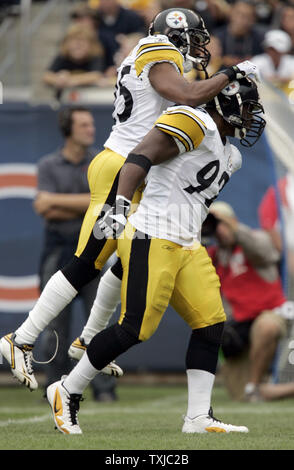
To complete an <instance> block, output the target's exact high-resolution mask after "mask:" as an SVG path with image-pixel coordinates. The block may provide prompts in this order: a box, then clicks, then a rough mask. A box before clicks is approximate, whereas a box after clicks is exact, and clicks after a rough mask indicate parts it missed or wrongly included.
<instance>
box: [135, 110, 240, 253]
mask: <svg viewBox="0 0 294 470" xmlns="http://www.w3.org/2000/svg"><path fill="white" fill-rule="evenodd" d="M155 126H156V127H158V128H159V129H160V130H161V131H163V132H166V133H168V134H170V135H172V136H173V137H174V139H175V141H176V142H177V144H178V147H179V149H180V154H179V155H178V156H177V157H175V158H172V159H170V160H168V161H166V162H164V163H162V164H160V165H155V166H153V167H151V169H150V171H149V173H148V177H147V185H146V187H145V189H144V193H143V198H142V200H141V202H140V204H139V206H138V209H137V211H136V212H135V213H134V214H133V215H131V216H130V218H129V220H130V222H131V224H132V225H133V226H134V227H135V228H136V229H137V230H139V231H140V232H143V233H146V234H148V235H149V236H152V237H155V238H161V239H165V240H170V241H173V242H175V243H178V244H180V245H183V246H190V245H193V243H195V242H196V241H197V242H201V238H200V237H201V227H202V223H203V221H204V220H205V218H206V216H207V214H208V210H209V206H210V204H211V203H212V202H213V200H214V199H215V198H216V197H217V196H218V194H219V192H220V191H221V189H222V188H223V187H224V185H225V184H226V183H227V182H228V180H229V179H230V177H231V175H232V173H233V172H234V171H236V170H237V169H239V168H240V167H241V164H242V157H241V154H240V152H239V150H238V149H237V148H236V147H235V146H233V145H231V144H230V142H229V141H228V140H226V143H225V145H224V144H223V142H222V140H221V137H220V134H219V132H218V129H217V126H216V124H215V122H214V121H213V119H212V118H211V117H210V115H209V114H208V113H207V112H206V111H205V110H204V109H201V108H197V109H194V108H191V107H189V106H174V107H170V108H168V109H167V110H166V112H165V113H163V114H162V115H161V116H160V117H159V118H158V119H157V121H156V123H155Z"/></svg>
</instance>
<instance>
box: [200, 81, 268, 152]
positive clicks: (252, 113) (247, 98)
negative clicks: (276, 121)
mask: <svg viewBox="0 0 294 470" xmlns="http://www.w3.org/2000/svg"><path fill="white" fill-rule="evenodd" d="M206 107H207V108H208V109H209V107H210V108H211V107H213V108H215V109H216V111H217V112H218V113H219V114H220V115H221V116H222V117H223V118H224V119H225V121H227V122H228V123H229V124H230V125H231V126H233V127H234V128H235V137H236V138H237V139H239V140H240V143H241V144H242V145H244V146H245V147H252V145H254V144H255V143H256V142H257V140H258V139H259V138H260V136H261V134H262V133H263V130H264V128H265V125H266V121H265V119H264V118H263V117H262V114H263V113H264V109H263V106H262V104H261V103H260V101H259V93H258V89H257V85H256V83H255V82H254V81H253V80H252V79H250V78H248V77H244V78H241V79H240V80H235V81H233V82H232V83H230V84H229V85H228V86H226V88H224V89H223V90H222V91H221V92H220V93H219V94H218V95H217V96H216V97H215V98H214V99H213V100H212V101H211V102H210V103H208V104H207V105H206Z"/></svg>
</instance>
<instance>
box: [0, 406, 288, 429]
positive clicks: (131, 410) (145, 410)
mask: <svg viewBox="0 0 294 470" xmlns="http://www.w3.org/2000/svg"><path fill="white" fill-rule="evenodd" d="M22 411H24V410H22ZM34 411H36V410H35V409H34ZM281 412H282V413H287V414H291V413H292V414H293V413H294V409H293V407H289V408H286V407H279V408H273V407H269V408H260V407H258V408H255V407H254V406H252V407H251V408H249V407H246V408H235V409H231V410H229V411H228V409H227V408H221V407H216V408H215V414H216V415H218V414H220V413H224V414H225V415H226V414H230V415H231V414H247V415H268V414H272V413H281ZM109 413H113V414H138V413H141V414H149V415H150V414H152V409H151V407H150V406H148V407H146V406H145V407H144V406H142V407H141V408H138V407H121V408H119V407H116V408H108V407H107V408H98V407H95V408H93V407H91V408H87V409H85V410H81V411H80V415H81V416H99V415H102V414H109ZM156 413H158V410H156ZM162 413H166V410H162ZM169 414H178V415H179V416H180V415H181V414H183V408H179V407H178V408H174V407H173V408H172V409H170V410H169ZM51 419H52V417H51V414H49V413H48V414H45V415H44V414H43V415H41V416H32V417H31V418H19V419H7V420H4V421H0V428H3V427H7V426H10V425H17V424H35V423H42V422H44V421H49V420H51ZM52 422H53V421H52Z"/></svg>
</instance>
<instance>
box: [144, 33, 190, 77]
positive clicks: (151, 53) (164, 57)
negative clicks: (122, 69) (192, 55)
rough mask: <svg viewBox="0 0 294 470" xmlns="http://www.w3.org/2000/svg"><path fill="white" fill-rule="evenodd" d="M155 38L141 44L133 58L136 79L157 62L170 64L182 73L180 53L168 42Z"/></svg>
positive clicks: (182, 64) (182, 61)
mask: <svg viewBox="0 0 294 470" xmlns="http://www.w3.org/2000/svg"><path fill="white" fill-rule="evenodd" d="M163 38H164V36H163V37H162V39H158V40H156V38H154V39H153V41H152V39H151V41H150V40H149V41H148V42H145V43H144V42H142V43H141V44H140V46H139V48H138V50H137V53H136V57H135V70H136V74H137V77H140V76H141V75H142V73H143V72H148V71H149V70H150V68H151V67H152V65H154V64H156V63H158V62H170V63H171V64H173V65H174V66H175V67H176V69H177V70H178V72H179V73H180V74H181V75H183V73H184V58H183V56H182V54H181V53H180V51H178V49H177V48H176V47H175V46H174V45H173V44H172V43H171V42H169V41H167V40H164V39H163Z"/></svg>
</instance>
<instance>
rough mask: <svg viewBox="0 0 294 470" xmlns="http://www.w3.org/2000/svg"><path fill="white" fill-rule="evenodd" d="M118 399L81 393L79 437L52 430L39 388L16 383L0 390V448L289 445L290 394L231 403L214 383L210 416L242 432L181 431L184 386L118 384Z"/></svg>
mask: <svg viewBox="0 0 294 470" xmlns="http://www.w3.org/2000/svg"><path fill="white" fill-rule="evenodd" d="M118 397H119V399H118V401H117V402H115V403H109V404H108V403H107V404H102V403H97V402H94V401H93V400H92V399H91V395H90V393H89V392H88V393H86V400H85V401H84V402H83V403H82V404H81V410H80V414H79V420H80V426H81V428H82V430H83V435H81V436H65V435H62V434H60V433H59V432H57V431H56V430H54V424H53V420H52V417H51V411H50V409H49V405H48V404H47V402H46V401H45V400H44V399H43V398H42V392H41V391H36V392H33V393H30V392H29V391H28V390H26V389H24V388H22V387H21V386H19V387H13V388H7V387H3V388H2V389H0V449H1V450H11V449H14V450H37V449H39V450H53V449H54V450H55V449H56V450H61V449H63V450H70V449H75V450H77V449H84V450H85V449H87V450H90V449H95V450H99V449H105V450H130V449H133V450H144V449H146V450H171V449H172V450H197V449H199V450H200V449H201V450H229V449H230V450H253V449H256V450H270V449H272V450H288V449H291V450H293V449H294V399H288V400H284V401H276V402H271V403H258V404H248V403H238V402H232V401H231V400H230V399H229V397H228V396H227V394H226V392H225V391H224V389H223V388H222V387H220V386H217V387H215V389H214V395H213V407H214V414H215V416H216V417H219V418H221V419H222V420H224V421H225V422H230V423H232V424H242V425H246V426H248V427H249V430H250V432H249V433H248V434H227V435H225V434H205V435H184V434H182V433H181V427H182V415H183V414H184V413H185V411H186V398H187V393H186V388H185V387H184V386H182V385H178V386H173V385H166V386H149V385H148V386H143V385H141V386H137V385H134V386H131V385H120V386H119V387H118Z"/></svg>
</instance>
